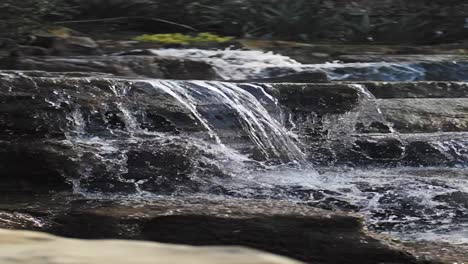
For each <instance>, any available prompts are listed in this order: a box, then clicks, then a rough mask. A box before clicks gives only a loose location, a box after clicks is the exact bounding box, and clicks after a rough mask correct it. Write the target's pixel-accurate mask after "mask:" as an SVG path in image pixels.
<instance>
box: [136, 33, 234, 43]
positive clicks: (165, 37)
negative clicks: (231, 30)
mask: <svg viewBox="0 0 468 264" xmlns="http://www.w3.org/2000/svg"><path fill="white" fill-rule="evenodd" d="M133 39H134V40H137V41H142V42H158V43H163V44H192V43H202V42H217V43H222V42H228V41H230V40H232V39H233V38H232V37H224V36H218V35H215V34H211V33H206V32H204V33H199V34H198V35H196V36H190V35H184V34H181V33H171V34H152V35H151V34H145V35H141V36H137V37H135V38H133Z"/></svg>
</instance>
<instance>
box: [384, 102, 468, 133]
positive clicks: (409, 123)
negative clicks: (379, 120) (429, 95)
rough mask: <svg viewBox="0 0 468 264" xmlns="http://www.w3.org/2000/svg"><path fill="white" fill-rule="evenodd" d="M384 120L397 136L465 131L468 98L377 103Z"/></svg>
mask: <svg viewBox="0 0 468 264" xmlns="http://www.w3.org/2000/svg"><path fill="white" fill-rule="evenodd" d="M377 102H378V105H379V108H380V110H381V111H382V113H383V116H384V117H385V119H386V120H387V121H388V122H389V123H391V124H392V125H393V128H394V129H395V130H396V131H398V132H400V133H430V132H462V131H468V115H467V113H468V112H467V111H468V99H464V98H460V99H459V98H451V99H391V100H378V101H377Z"/></svg>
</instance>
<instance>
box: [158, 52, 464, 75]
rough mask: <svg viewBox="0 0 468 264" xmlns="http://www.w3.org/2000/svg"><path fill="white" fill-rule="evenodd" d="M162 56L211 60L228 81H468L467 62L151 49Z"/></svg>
mask: <svg viewBox="0 0 468 264" xmlns="http://www.w3.org/2000/svg"><path fill="white" fill-rule="evenodd" d="M151 51H152V53H154V54H155V55H158V56H171V57H180V58H189V59H195V60H202V61H205V62H208V63H210V64H211V65H213V66H214V67H215V69H216V70H217V71H218V74H219V75H220V76H221V77H222V78H223V79H225V80H249V79H262V78H270V77H277V76H279V75H287V74H291V73H298V72H307V71H324V72H325V73H326V74H327V75H328V77H329V79H330V80H336V81H389V82H395V81H424V80H434V81H436V80H451V81H467V80H468V75H467V74H466V69H467V68H468V64H467V63H466V62H456V61H442V62H437V61H424V62H418V61H414V62H411V61H402V62H365V63H362V62H361V63H341V62H328V63H324V64H302V63H299V62H297V61H295V60H293V59H291V58H289V57H287V56H283V55H279V54H274V53H272V52H262V51H254V50H248V51H245V50H230V49H227V50H200V49H160V50H151Z"/></svg>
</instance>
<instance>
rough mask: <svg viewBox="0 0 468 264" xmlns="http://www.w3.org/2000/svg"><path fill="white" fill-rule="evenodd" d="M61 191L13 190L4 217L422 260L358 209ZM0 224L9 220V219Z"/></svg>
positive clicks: (49, 227)
mask: <svg viewBox="0 0 468 264" xmlns="http://www.w3.org/2000/svg"><path fill="white" fill-rule="evenodd" d="M56 198H57V199H50V197H43V198H41V197H36V199H35V202H34V203H32V204H30V205H29V206H27V207H25V208H23V209H20V210H18V209H14V208H15V207H16V206H18V205H20V204H21V200H17V201H16V202H15V201H14V199H11V198H10V199H9V200H7V201H8V203H6V204H5V205H3V206H2V207H3V208H2V209H3V213H2V214H1V215H0V219H5V218H7V217H8V218H7V219H10V220H12V221H11V222H15V220H14V219H15V218H16V219H19V220H21V219H24V218H25V216H24V215H29V217H30V218H29V219H33V220H31V221H32V223H31V224H30V225H29V226H28V228H31V229H33V230H41V231H47V232H51V233H53V234H58V235H64V236H69V237H77V238H93V239H102V238H119V239H138V240H151V241H158V242H164V243H182V244H190V245H198V246H201V245H204V246H207V245H242V246H248V247H251V248H255V249H261V250H265V251H268V252H272V253H276V254H280V255H284V256H289V257H292V258H295V259H298V260H302V261H305V262H307V263H350V264H351V263H402V264H403V263H405V264H407V263H423V262H421V260H418V259H417V258H415V257H414V256H413V255H411V254H409V253H407V252H406V251H405V250H404V249H403V247H401V246H399V245H398V244H396V243H394V242H391V241H389V240H386V239H382V238H378V237H377V236H375V235H373V234H370V233H368V232H366V231H364V230H363V226H362V223H361V220H360V219H359V218H357V217H355V216H353V215H348V214H343V213H333V212H330V211H324V210H320V209H314V208H311V207H307V206H301V205H298V204H295V203H290V202H281V201H268V200H266V201H261V200H246V199H242V200H240V199H228V200H227V199H226V200H225V199H219V198H211V199H209V200H207V199H203V198H191V199H183V198H176V199H160V200H155V201H152V202H145V203H144V204H142V203H141V201H134V202H132V201H129V203H127V204H119V203H116V202H112V201H107V202H106V201H105V200H104V201H93V200H86V199H83V200H81V199H72V200H68V201H64V199H60V198H59V197H56ZM44 206H46V207H47V208H49V210H48V211H47V212H45V213H44V212H41V209H40V208H44ZM23 221H24V220H23ZM35 222H37V223H39V224H36V225H34V223H35ZM0 225H1V226H2V227H3V228H5V227H6V228H8V227H9V222H2V221H0ZM12 227H15V225H12Z"/></svg>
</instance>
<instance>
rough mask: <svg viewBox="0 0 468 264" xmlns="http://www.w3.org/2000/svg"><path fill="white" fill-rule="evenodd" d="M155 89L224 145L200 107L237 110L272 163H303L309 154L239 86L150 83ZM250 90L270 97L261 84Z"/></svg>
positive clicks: (170, 82) (256, 143)
mask: <svg viewBox="0 0 468 264" xmlns="http://www.w3.org/2000/svg"><path fill="white" fill-rule="evenodd" d="M147 82H149V83H151V84H152V85H153V87H154V88H155V89H162V90H163V91H165V92H167V93H168V94H170V95H171V96H173V97H174V98H175V99H176V100H177V101H179V102H180V103H181V104H182V105H184V106H185V107H186V108H187V109H189V110H190V112H191V113H192V114H193V116H194V117H195V118H196V119H197V120H198V121H199V122H200V123H201V124H203V126H204V127H205V128H206V129H207V131H208V132H209V134H210V135H211V136H212V138H215V139H216V142H217V143H222V142H221V139H220V137H219V136H218V135H217V133H216V123H214V122H210V120H212V118H211V117H210V113H208V112H202V111H200V110H198V106H200V105H203V104H206V103H208V102H215V103H218V104H222V105H224V106H225V107H226V108H228V109H229V110H231V111H233V112H234V113H235V115H236V118H237V119H238V122H239V123H240V125H241V127H242V129H243V131H244V132H245V133H246V134H247V135H248V137H249V138H250V139H251V141H252V142H253V143H254V144H255V145H256V146H257V147H258V148H259V149H260V151H261V153H262V155H263V156H264V157H265V158H266V159H267V160H268V159H272V158H282V157H286V158H287V159H286V160H289V161H295V162H303V161H304V160H305V155H304V153H302V151H301V150H300V148H299V147H298V146H297V144H296V143H295V142H294V141H293V139H292V138H291V137H290V135H289V132H287V131H286V130H285V128H284V126H283V124H281V121H280V120H277V119H275V118H274V117H272V116H271V115H270V113H269V112H268V111H267V110H266V109H265V107H264V106H263V104H262V103H261V102H259V101H258V100H257V98H256V97H255V96H254V95H253V94H251V93H249V92H248V91H246V90H245V89H242V88H241V87H240V86H239V85H237V84H232V83H223V82H206V81H191V82H186V81H164V80H150V81H147ZM248 86H249V89H254V90H257V91H259V93H260V94H263V95H267V93H266V92H265V90H264V88H263V87H262V86H259V85H254V84H249V85H248ZM268 99H270V100H271V102H272V103H273V105H274V107H275V108H279V107H280V106H279V104H278V102H277V101H276V100H275V99H274V98H273V97H271V96H268ZM271 102H270V103H271Z"/></svg>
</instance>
